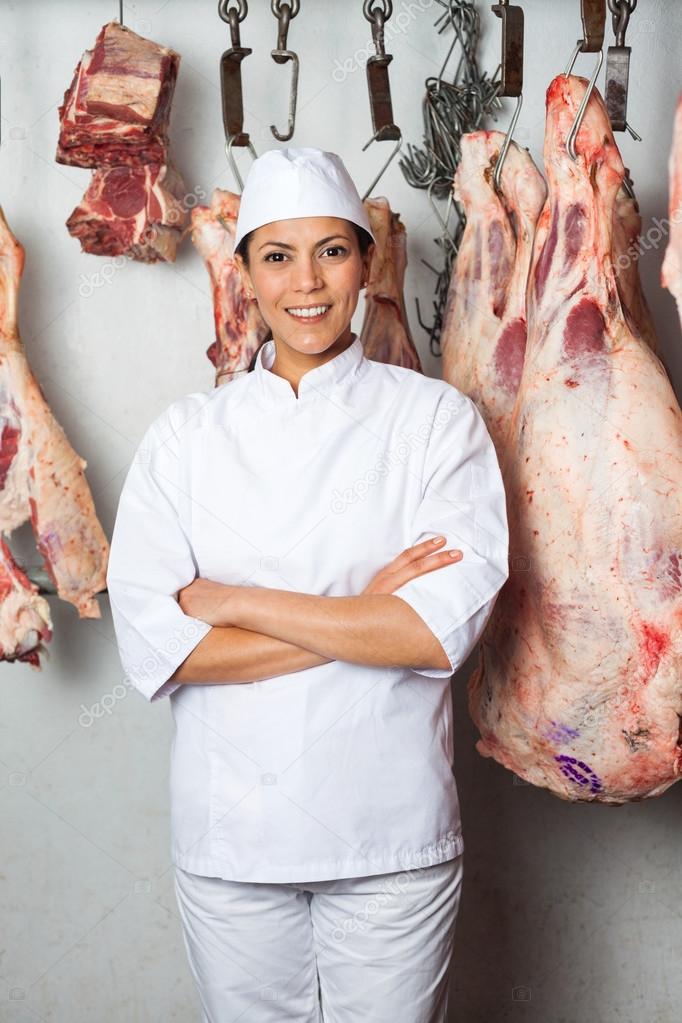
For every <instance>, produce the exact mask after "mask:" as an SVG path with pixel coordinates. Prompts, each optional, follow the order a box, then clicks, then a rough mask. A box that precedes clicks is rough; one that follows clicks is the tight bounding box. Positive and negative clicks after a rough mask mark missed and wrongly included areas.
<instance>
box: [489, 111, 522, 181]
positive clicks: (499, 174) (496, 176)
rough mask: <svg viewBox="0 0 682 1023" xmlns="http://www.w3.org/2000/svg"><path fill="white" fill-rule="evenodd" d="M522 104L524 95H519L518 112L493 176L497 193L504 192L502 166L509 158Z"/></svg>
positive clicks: (512, 121) (510, 126) (503, 145)
mask: <svg viewBox="0 0 682 1023" xmlns="http://www.w3.org/2000/svg"><path fill="white" fill-rule="evenodd" d="M522 103H523V94H522V93H519V95H518V96H517V98H516V110H515V111H514V116H513V117H512V119H511V124H510V125H509V129H508V131H507V134H506V135H505V138H504V142H503V143H502V148H501V149H500V155H499V156H498V158H497V163H496V164H495V173H494V174H493V184H494V186H495V190H496V191H497V192H501V191H502V189H501V187H500V179H501V177H502V165H503V163H504V161H505V159H506V157H507V151H508V149H509V144H510V142H511V140H512V135H513V134H514V128H515V127H516V122H517V121H518V119H519V114H520V113H521V104H522Z"/></svg>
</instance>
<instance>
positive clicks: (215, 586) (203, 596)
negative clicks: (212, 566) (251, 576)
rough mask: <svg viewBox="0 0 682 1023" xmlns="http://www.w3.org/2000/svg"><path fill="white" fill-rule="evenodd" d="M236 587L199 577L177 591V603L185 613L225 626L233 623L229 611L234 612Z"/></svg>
mask: <svg viewBox="0 0 682 1023" xmlns="http://www.w3.org/2000/svg"><path fill="white" fill-rule="evenodd" d="M238 589H239V587H238V586H226V585H225V584H224V583H214V582H211V580H210V579H201V578H199V579H195V580H194V581H193V582H191V583H190V584H189V586H184V587H183V588H182V589H181V590H179V591H178V604H179V605H180V607H181V609H182V610H183V611H184V612H185V614H186V615H191V616H192V618H200V619H201V621H202V622H207V623H208V624H209V625H217V626H221V627H223V628H225V627H227V626H228V625H234V624H235V622H234V621H233V620H232V618H231V617H230V612H232V616H234V615H235V614H236V610H237V608H236V599H237V590H238Z"/></svg>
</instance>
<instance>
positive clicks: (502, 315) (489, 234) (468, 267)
mask: <svg viewBox="0 0 682 1023" xmlns="http://www.w3.org/2000/svg"><path fill="white" fill-rule="evenodd" d="M503 142H504V134H503V133H502V132H499V131H476V132H471V133H470V134H468V135H464V136H463V137H462V142H461V154H462V155H461V161H460V164H459V167H458V168H457V172H456V174H455V179H454V184H453V194H454V197H455V199H457V200H458V201H459V202H461V203H462V205H463V206H464V211H465V214H466V226H465V228H464V233H463V235H462V240H461V243H460V247H459V251H458V254H457V260H456V262H455V266H454V270H453V274H452V278H451V281H450V287H449V292H448V299H447V303H446V309H445V317H444V320H443V332H442V341H441V344H442V353H443V379H444V380H447V381H448V383H451V384H453V385H454V386H455V387H457V388H458V389H459V390H460V391H462V392H463V393H464V394H467V395H468V396H469V397H470V398H471V399H472V400H473V401H474V402H475V403H476V405H477V407H478V410H479V412H480V413H481V415H482V416H483V418H484V420H485V422H486V426H487V427H488V431H489V432H490V435H491V437H492V440H493V443H494V444H495V448H496V450H497V454H498V458H501V453H502V448H503V445H504V442H505V438H506V435H507V431H508V429H509V421H510V418H511V413H512V409H513V407H514V401H515V399H516V392H517V390H518V387H519V382H520V380H521V370H522V369H523V358H524V352H525V349H526V282H527V279H528V268H529V266H530V260H531V255H532V251H533V238H534V235H535V226H536V224H537V220H538V217H539V215H540V211H541V209H542V206H543V203H544V201H545V196H546V194H547V187H546V185H545V181H544V178H543V177H542V174H541V173H540V171H539V170H538V169H537V167H536V166H535V164H534V163H533V160H532V158H531V156H530V154H529V153H528V151H527V150H526V149H522V148H520V147H519V146H517V145H516V144H515V143H514V142H512V143H511V144H510V146H509V149H508V151H507V156H506V159H505V161H504V164H503V165H502V173H501V176H500V189H501V193H502V194H501V195H500V194H499V193H498V192H497V190H496V189H495V185H494V181H493V175H494V171H495V164H496V163H497V159H498V157H499V154H500V149H501V147H502V144H503Z"/></svg>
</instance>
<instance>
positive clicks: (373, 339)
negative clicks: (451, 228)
mask: <svg viewBox="0 0 682 1023" xmlns="http://www.w3.org/2000/svg"><path fill="white" fill-rule="evenodd" d="M365 209H366V211H367V216H368V217H369V221H370V224H371V225H372V231H373V232H374V237H375V238H376V248H375V249H374V255H373V256H372V264H371V267H370V273H369V281H368V283H367V289H366V291H365V315H364V321H363V324H362V330H361V332H360V337H361V339H362V344H363V346H364V351H365V357H366V358H367V359H373V360H374V362H386V363H389V364H391V365H393V366H406V367H407V368H408V369H414V370H417V371H418V372H419V373H421V372H422V366H421V362H420V360H419V355H418V354H417V349H416V348H415V346H414V341H413V340H412V335H411V334H410V327H409V324H408V322H407V312H406V310H405V296H404V294H403V288H404V285H405V269H406V267H407V238H406V234H405V225H404V224H402V223H401V221H400V215H399V214H398V213H393V211H392V210H391V207H390V206H389V204H388V199H384V198H381V197H379V198H376V199H366V200H365Z"/></svg>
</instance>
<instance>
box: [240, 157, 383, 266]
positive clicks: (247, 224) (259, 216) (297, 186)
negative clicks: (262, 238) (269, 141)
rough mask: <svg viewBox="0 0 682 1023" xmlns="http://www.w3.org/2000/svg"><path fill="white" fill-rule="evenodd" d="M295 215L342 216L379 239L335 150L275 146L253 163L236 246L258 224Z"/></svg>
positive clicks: (371, 236) (242, 200) (246, 185)
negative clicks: (278, 147) (330, 151)
mask: <svg viewBox="0 0 682 1023" xmlns="http://www.w3.org/2000/svg"><path fill="white" fill-rule="evenodd" d="M295 217H341V218H343V219H344V220H350V221H351V223H353V224H357V225H358V227H361V228H363V230H365V231H366V232H367V234H368V235H369V236H370V238H371V239H372V240H373V241H376V239H375V237H374V234H373V232H372V228H371V227H370V223H369V218H368V216H367V213H366V212H365V207H364V206H363V205H362V200H361V198H360V196H359V194H358V190H357V188H356V187H355V185H354V183H353V179H352V178H351V176H350V174H349V173H348V171H347V170H346V168H345V166H344V163H343V160H342V159H341V157H340V156H337V155H336V153H326V152H324V151H323V150H321V149H314V148H312V147H305V148H300V149H294V148H287V149H270V150H268V151H267V152H266V153H263V155H262V156H259V157H258V159H257V160H254V162H253V163H252V164H251V167H250V169H249V173H248V176H247V178H246V184H245V185H244V191H243V192H242V196H241V202H240V204H239V215H238V217H237V228H236V235H235V240H234V247H235V249H236V248H237V246H238V245H239V243H240V241H241V240H242V238H243V237H244V236H245V235H247V234H248V233H249V231H255V230H256V228H257V227H262V226H263V225H264V224H271V223H272V222H273V221H275V220H291V219H293V218H295Z"/></svg>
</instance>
